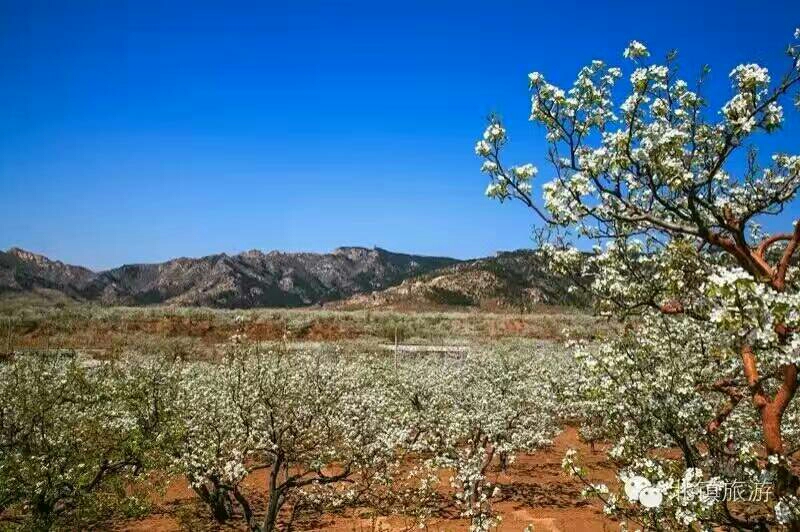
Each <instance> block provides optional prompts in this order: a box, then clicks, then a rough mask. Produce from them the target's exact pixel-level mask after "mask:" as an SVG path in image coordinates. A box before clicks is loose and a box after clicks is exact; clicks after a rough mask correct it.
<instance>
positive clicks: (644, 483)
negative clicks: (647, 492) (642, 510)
mask: <svg viewBox="0 0 800 532" xmlns="http://www.w3.org/2000/svg"><path fill="white" fill-rule="evenodd" d="M650 486H651V484H650V481H649V480H647V479H646V478H644V477H640V476H638V475H636V476H633V477H630V478H629V479H628V480H626V481H625V495H627V497H628V500H629V501H631V502H633V501H638V500H639V494H640V493H641V491H642V490H643V489H644V488H649V487H650Z"/></svg>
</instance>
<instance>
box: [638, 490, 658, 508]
mask: <svg viewBox="0 0 800 532" xmlns="http://www.w3.org/2000/svg"><path fill="white" fill-rule="evenodd" d="M663 500H664V495H663V494H662V493H661V490H660V489H658V488H654V487H652V486H650V487H647V488H642V491H640V492H639V502H640V503H642V506H644V507H645V508H658V507H659V506H661V503H662V502H663Z"/></svg>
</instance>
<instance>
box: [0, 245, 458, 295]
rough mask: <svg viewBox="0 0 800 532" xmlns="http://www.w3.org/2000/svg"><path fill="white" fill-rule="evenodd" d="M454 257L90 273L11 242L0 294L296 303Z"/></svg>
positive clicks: (359, 256) (198, 263)
mask: <svg viewBox="0 0 800 532" xmlns="http://www.w3.org/2000/svg"><path fill="white" fill-rule="evenodd" d="M458 262H459V261H458V260H456V259H451V258H447V257H427V256H420V255H407V254H402V253H392V252H390V251H386V250H383V249H380V248H373V249H368V248H362V247H342V248H337V249H336V250H334V251H333V252H331V253H283V252H279V251H271V252H269V253H263V252H261V251H258V250H251V251H247V252H244V253H239V254H237V255H228V254H225V253H221V254H215V255H209V256H206V257H200V258H178V259H173V260H169V261H166V262H163V263H156V264H128V265H124V266H121V267H119V268H114V269H110V270H106V271H101V272H93V271H91V270H89V269H87V268H83V267H81V266H72V265H69V264H64V263H63V262H61V261H56V260H51V259H49V258H47V257H45V256H43V255H39V254H36V253H32V252H29V251H25V250H23V249H20V248H11V249H9V250H8V251H5V252H0V293H10V292H11V293H13V292H17V293H19V292H29V291H36V290H50V291H56V292H60V293H63V294H64V295H66V296H67V297H69V298H71V299H74V300H79V301H94V302H99V303H102V304H107V305H149V304H175V305H185V306H210V307H220V308H251V307H299V306H305V305H312V304H319V303H323V302H326V301H333V300H338V299H343V298H347V297H350V296H352V295H354V294H357V293H364V292H371V291H376V290H383V289H385V288H388V287H391V286H394V285H396V284H399V283H400V282H402V281H403V280H405V279H407V278H409V277H412V276H415V275H420V274H424V273H427V272H430V271H433V270H435V269H438V268H441V267H445V266H449V265H452V264H456V263H458Z"/></svg>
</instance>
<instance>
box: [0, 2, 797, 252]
mask: <svg viewBox="0 0 800 532" xmlns="http://www.w3.org/2000/svg"><path fill="white" fill-rule="evenodd" d="M798 25H800V2H789V1H786V2H762V3H755V4H754V3H752V2H729V1H726V2H701V1H698V0H692V1H690V2H682V1H680V2H669V3H666V4H665V3H663V2H630V3H623V2H619V3H616V2H572V1H569V0H559V1H557V2H521V1H520V2H487V1H485V0H484V1H482V2H466V1H461V2H447V3H445V2H436V1H432V0H429V1H426V2H417V1H411V0H406V1H403V2H388V1H387V2H384V1H365V2H303V1H300V0H298V1H288V2H286V1H284V2H272V1H269V0H261V1H257V2H252V3H241V2H237V1H233V0H227V1H224V2H214V3H211V2H208V3H206V2H199V1H192V2H178V1H163V2H148V1H144V0H137V1H131V2H121V1H107V0H101V1H97V2H87V1H79V0H75V1H48V2H39V1H36V0H20V1H16V2H11V1H8V0H0V248H3V249H4V248H7V247H10V246H14V245H16V246H21V247H24V248H28V249H31V250H34V251H38V252H42V253H45V254H47V255H49V256H51V257H54V258H58V259H61V260H64V261H67V262H72V263H78V264H84V265H88V266H90V267H94V268H105V267H111V266H115V265H119V264H121V263H127V262H150V261H160V260H164V259H167V258H170V257H175V256H199V255H204V254H209V253H215V252H221V251H226V252H238V251H242V250H246V249H251V248H259V249H264V250H268V249H281V250H292V251H295V250H309V251H328V250H330V249H332V248H334V247H336V246H340V245H364V246H372V245H378V246H380V247H384V248H387V249H391V250H397V251H406V252H413V253H424V254H436V255H450V256H455V257H472V256H479V255H485V254H490V253H492V252H494V251H496V250H501V249H513V248H519V247H526V246H530V244H531V242H530V236H529V235H530V228H531V224H532V222H533V221H534V218H533V217H532V216H531V215H530V213H529V212H527V211H526V210H525V209H524V208H522V207H521V206H519V205H503V206H501V205H499V204H497V203H495V202H491V201H489V200H487V199H485V198H484V197H483V195H482V192H483V189H484V188H485V181H484V178H483V176H481V175H480V173H479V172H478V167H479V161H478V160H477V159H476V157H475V156H474V154H473V151H472V147H473V144H474V141H475V139H476V138H477V137H478V136H479V135H480V133H481V131H482V128H483V124H484V117H485V116H486V115H487V113H489V112H490V111H498V112H501V113H502V115H503V116H504V118H505V119H506V121H507V123H508V125H509V127H510V133H511V135H512V141H513V148H512V150H511V155H512V156H513V157H514V158H515V159H516V160H518V161H520V162H523V161H528V160H529V161H531V162H534V163H535V164H537V165H538V166H540V168H542V174H541V175H540V179H541V180H542V181H545V180H547V179H548V178H549V175H548V172H547V169H546V168H545V165H544V162H543V155H544V144H543V142H542V133H541V131H538V130H537V129H535V128H534V127H533V126H532V125H530V124H529V123H528V122H527V116H528V110H529V102H528V93H527V86H526V84H527V73H528V72H530V71H532V70H539V71H542V72H543V73H545V74H546V75H547V76H548V78H549V79H551V80H553V81H554V82H557V83H559V84H562V85H566V84H568V83H569V82H571V80H572V79H573V77H574V74H575V73H576V72H577V70H578V68H579V67H580V66H581V65H583V64H585V63H586V62H588V61H590V60H591V59H594V58H603V59H607V60H611V61H613V62H616V63H617V64H620V65H623V66H626V67H627V65H625V62H624V61H623V60H622V58H621V51H622V49H623V48H624V47H625V44H626V43H627V42H628V41H629V40H630V39H634V38H635V39H639V40H642V41H644V42H645V43H647V45H648V46H649V47H650V48H651V50H652V51H653V52H654V53H656V54H658V55H662V54H664V53H665V52H666V51H667V50H669V49H671V48H677V49H679V51H680V52H681V58H682V59H681V64H682V66H683V67H685V68H686V69H687V72H691V73H694V72H696V71H698V70H699V66H700V65H701V64H702V63H704V62H707V63H709V64H710V65H711V66H712V72H713V74H712V75H713V77H712V83H711V85H710V88H711V89H710V90H711V91H712V94H711V96H712V99H714V98H717V99H718V102H719V103H721V102H722V101H723V97H724V96H725V95H726V94H727V87H728V80H727V74H728V72H729V71H730V69H731V68H732V67H733V66H735V65H736V64H738V63H740V62H742V61H756V62H759V63H762V64H764V65H765V66H768V67H771V70H776V69H778V68H780V69H781V70H782V69H783V68H784V66H785V62H784V57H783V56H782V51H783V49H784V46H785V44H787V43H788V42H789V40H790V39H791V36H792V33H793V31H794V28H795V27H797V26H798ZM626 76H627V74H626ZM787 114H788V118H789V120H790V121H792V122H794V124H795V125H794V126H793V127H792V128H791V129H790V130H788V131H787V132H785V133H788V134H792V135H790V136H794V138H795V139H796V138H798V135H797V133H798V132H800V128H798V127H797V122H798V121H800V117H798V116H797V114H798V113H797V111H795V110H790V109H787ZM772 142H773V143H774V144H776V145H781V144H782V143H783V144H785V148H787V149H789V148H794V151H798V149H799V148H800V146H798V143H797V142H796V141H795V142H793V143H792V142H788V141H786V142H784V141H781V140H780V139H777V140H774V141H772Z"/></svg>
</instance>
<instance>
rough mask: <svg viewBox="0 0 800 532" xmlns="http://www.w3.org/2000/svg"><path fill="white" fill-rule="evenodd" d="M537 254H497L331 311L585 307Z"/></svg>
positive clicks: (571, 284)
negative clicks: (546, 306)
mask: <svg viewBox="0 0 800 532" xmlns="http://www.w3.org/2000/svg"><path fill="white" fill-rule="evenodd" d="M544 260H545V258H544V257H543V256H542V255H541V254H540V253H538V252H537V251H533V250H519V251H511V252H503V253H498V254H497V255H495V256H494V257H487V258H482V259H475V260H469V261H462V262H458V263H455V264H452V265H449V266H445V267H443V268H440V269H437V270H434V271H432V272H429V273H426V274H422V275H419V276H415V277H412V278H409V279H406V280H404V281H403V282H402V283H401V284H400V285H398V286H393V287H390V288H387V289H385V290H381V291H375V292H372V293H370V294H357V295H354V296H352V297H350V298H349V299H347V300H344V301H338V302H334V303H331V304H330V306H331V307H334V308H342V309H357V308H395V309H400V310H402V309H426V308H430V309H434V308H439V307H476V308H482V309H487V310H519V311H529V310H532V309H534V308H536V307H537V306H541V305H565V306H585V305H587V304H588V302H587V301H586V299H585V297H584V296H582V295H581V293H580V291H577V290H570V288H571V287H574V286H575V284H576V283H575V280H574V279H567V278H564V277H559V276H555V275H552V274H551V273H549V272H548V270H547V268H546V264H545V262H544Z"/></svg>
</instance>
